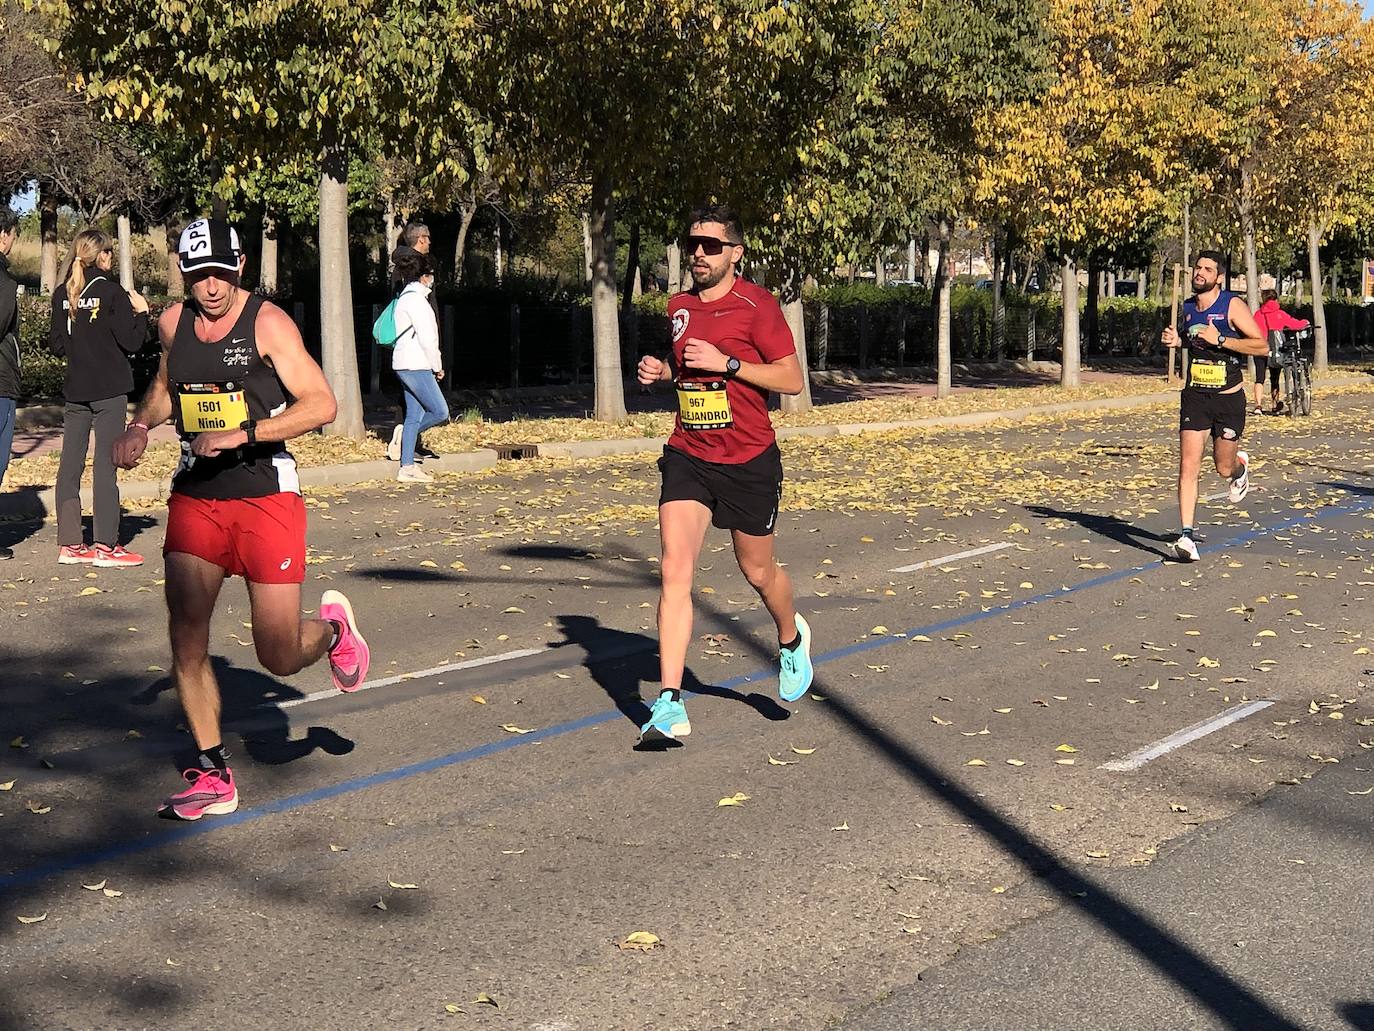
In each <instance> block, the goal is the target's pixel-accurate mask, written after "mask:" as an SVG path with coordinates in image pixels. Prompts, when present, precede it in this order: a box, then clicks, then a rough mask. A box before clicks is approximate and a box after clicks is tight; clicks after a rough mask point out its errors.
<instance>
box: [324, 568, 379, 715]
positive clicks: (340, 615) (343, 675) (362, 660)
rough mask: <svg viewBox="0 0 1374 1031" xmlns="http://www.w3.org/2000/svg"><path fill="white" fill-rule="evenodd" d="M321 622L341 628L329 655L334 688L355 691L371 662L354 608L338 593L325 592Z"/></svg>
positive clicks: (370, 655)
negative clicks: (337, 625) (326, 620)
mask: <svg viewBox="0 0 1374 1031" xmlns="http://www.w3.org/2000/svg"><path fill="white" fill-rule="evenodd" d="M320 618H321V619H328V620H332V621H333V622H335V623H337V624H339V628H340V629H339V641H338V643H337V644H335V645H334V647H333V648H332V649H330V651H329V672H330V674H331V675H332V676H333V677H334V686H335V687H337V688H338V689H339V690H340V691H356V690H358V688H360V687H361V686H362V683H363V678H364V677H365V676H367V667H368V665H369V664H370V663H371V661H372V653H371V652H370V651H368V647H367V642H366V641H365V640H363V635H362V634H360V633H359V632H358V623H357V620H355V619H354V618H353V606H352V605H350V604H349V603H348V599H347V598H345V597H344V596H343V595H342V594H341V593H339V592H338V591H325V592H324V594H322V595H321V596H320Z"/></svg>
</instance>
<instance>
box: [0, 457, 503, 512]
mask: <svg viewBox="0 0 1374 1031" xmlns="http://www.w3.org/2000/svg"><path fill="white" fill-rule="evenodd" d="M499 459H500V456H499V455H498V454H497V453H496V452H495V451H493V450H491V449H490V448H483V449H481V450H480V451H465V452H463V453H461V454H457V455H444V456H442V457H441V458H438V459H436V460H435V461H432V462H427V463H426V465H428V466H429V468H430V469H431V470H438V471H439V472H446V473H470V472H477V471H478V470H481V469H490V468H492V467H493V466H495V465H496V463H497V462H498V461H499ZM299 474H300V480H301V486H302V487H338V486H351V485H353V484H358V483H367V482H369V481H372V480H395V479H396V463H395V462H388V461H385V460H383V461H377V462H348V463H345V464H343V465H316V466H305V467H303V468H301V469H300V470H299ZM171 485H172V482H171V479H170V478H168V479H162V480H132V481H130V482H127V483H121V484H120V485H119V497H120V500H122V501H146V500H148V499H153V500H159V501H160V500H163V499H165V498H166V497H167V495H168V493H169V492H170V490H171ZM92 503H93V502H92V493H91V488H90V487H82V488H81V505H82V507H83V508H84V509H86V510H89V509H90V507H91V505H92ZM56 513H57V492H56V490H54V489H53V488H52V487H42V488H39V487H20V488H19V489H18V490H16V491H12V492H10V493H8V494H0V520H4V519H18V520H25V521H32V520H41V519H49V518H53V517H55V516H56Z"/></svg>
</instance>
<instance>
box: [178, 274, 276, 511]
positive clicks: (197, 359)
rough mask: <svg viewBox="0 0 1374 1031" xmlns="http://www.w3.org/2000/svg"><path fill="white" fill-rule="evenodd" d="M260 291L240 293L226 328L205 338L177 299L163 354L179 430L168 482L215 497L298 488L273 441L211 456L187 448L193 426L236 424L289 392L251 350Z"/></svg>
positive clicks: (272, 411)
mask: <svg viewBox="0 0 1374 1031" xmlns="http://www.w3.org/2000/svg"><path fill="white" fill-rule="evenodd" d="M263 303H264V299H263V298H262V297H259V296H257V295H256V294H250V295H249V296H248V301H247V303H245V304H244V306H243V311H242V312H241V313H240V314H239V317H238V321H236V322H235V323H234V327H233V329H231V330H230V331H229V332H228V333H226V334H225V335H224V337H223V338H222V339H220V340H217V341H214V342H213V343H206V342H205V341H203V340H201V339H200V338H199V337H197V336H196V324H195V320H196V313H195V309H194V308H193V307H192V305H191V304H190V303H189V302H188V303H186V304H184V305H183V306H182V309H181V318H180V319H179V320H178V321H177V328H176V332H175V333H174V334H173V336H172V348H171V350H170V351H169V352H168V354H167V384H168V387H169V388H170V390H171V393H172V417H173V418H174V419H175V420H176V427H177V432H178V433H179V434H181V463H180V464H179V465H178V466H177V470H176V472H175V473H174V474H173V476H172V490H173V491H174V492H176V493H178V494H185V495H187V496H188V497H193V498H209V499H213V500H217V501H223V500H228V499H232V498H261V497H265V496H267V495H268V494H280V493H290V494H299V493H300V492H301V485H300V479H299V477H298V476H297V475H296V460H295V459H294V458H292V457H291V452H290V451H288V450H287V449H286V445H285V444H283V443H281V442H280V441H274V442H272V443H263V444H251V445H245V446H244V447H241V448H236V449H235V450H233V451H221V452H220V453H219V454H218V455H216V456H215V457H214V458H202V457H199V456H197V455H194V454H192V453H191V441H192V440H194V439H195V436H196V434H197V433H209V432H218V431H221V430H236V429H238V428H239V426H240V424H241V423H243V422H244V421H245V420H247V419H266V418H269V417H271V416H273V415H277V414H278V413H280V412H281V411H283V410H284V409H285V408H286V406H287V404H288V402H289V400H290V398H289V396H288V394H287V392H286V388H285V387H284V386H282V382H281V380H280V379H278V378H277V373H276V370H274V369H273V368H272V366H270V365H268V364H267V362H265V361H263V359H262V355H260V354H259V353H258V343H257V333H256V326H257V320H258V311H259V309H261V308H262V306H263Z"/></svg>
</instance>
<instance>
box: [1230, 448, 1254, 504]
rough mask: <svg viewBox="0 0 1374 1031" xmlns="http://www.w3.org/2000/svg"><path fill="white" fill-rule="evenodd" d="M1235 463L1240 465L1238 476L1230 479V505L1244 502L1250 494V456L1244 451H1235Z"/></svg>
mask: <svg viewBox="0 0 1374 1031" xmlns="http://www.w3.org/2000/svg"><path fill="white" fill-rule="evenodd" d="M1236 461H1237V462H1239V463H1240V475H1239V476H1233V477H1231V503H1232V504H1239V503H1240V502H1242V501H1244V500H1245V495H1247V494H1249V493H1250V456H1249V455H1248V454H1246V453H1245V452H1244V451H1237V452H1236Z"/></svg>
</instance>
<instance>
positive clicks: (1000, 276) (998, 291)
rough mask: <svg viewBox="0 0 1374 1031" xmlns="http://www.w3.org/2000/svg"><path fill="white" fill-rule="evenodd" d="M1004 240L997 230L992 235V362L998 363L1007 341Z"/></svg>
mask: <svg viewBox="0 0 1374 1031" xmlns="http://www.w3.org/2000/svg"><path fill="white" fill-rule="evenodd" d="M1005 249H1006V240H1005V237H1004V235H1003V233H1002V231H1001V230H1000V229H999V230H997V231H996V232H995V233H993V234H992V360H993V361H995V362H1000V361H1001V360H1002V358H1003V357H1004V356H1003V354H1002V351H1003V348H1004V346H1005V344H1006V341H1007V305H1006V297H1005V293H1004V291H1005V289H1006V283H1005V282H1004V280H1005V278H1006V277H1005V273H1004V268H1003V266H1004V265H1005V262H1003V261H1002V252H1003V251H1004V250H1005Z"/></svg>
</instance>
